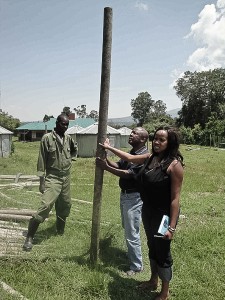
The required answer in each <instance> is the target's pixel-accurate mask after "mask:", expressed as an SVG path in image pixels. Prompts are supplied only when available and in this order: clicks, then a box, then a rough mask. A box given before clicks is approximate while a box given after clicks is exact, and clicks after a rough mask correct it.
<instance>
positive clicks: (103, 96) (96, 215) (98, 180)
mask: <svg viewBox="0 0 225 300" xmlns="http://www.w3.org/2000/svg"><path fill="white" fill-rule="evenodd" d="M111 48H112V8H110V7H105V9H104V25H103V46H102V73H101V91H100V104H99V122H98V137H97V151H96V156H99V157H101V158H104V157H105V151H104V150H103V149H102V148H101V147H100V146H99V143H102V142H104V140H105V139H106V137H107V136H106V133H107V120H108V103H109V88H110V70H111ZM103 174H104V171H103V170H101V169H100V168H98V167H95V183H94V199H93V213H92V229H91V246H90V260H91V263H92V264H95V263H96V262H97V260H98V252H99V232H100V219H101V202H102V184H103Z"/></svg>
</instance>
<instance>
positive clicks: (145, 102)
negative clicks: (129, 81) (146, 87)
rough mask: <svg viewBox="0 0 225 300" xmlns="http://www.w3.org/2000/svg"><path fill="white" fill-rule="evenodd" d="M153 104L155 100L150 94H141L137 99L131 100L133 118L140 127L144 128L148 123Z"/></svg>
mask: <svg viewBox="0 0 225 300" xmlns="http://www.w3.org/2000/svg"><path fill="white" fill-rule="evenodd" d="M153 104H154V100H152V97H151V95H150V94H149V93H148V92H142V93H139V94H138V97H137V98H136V99H132V100H131V107H132V113H131V116H132V117H133V119H134V121H136V122H137V123H138V126H143V124H144V123H145V122H146V121H147V119H148V117H149V113H150V111H151V108H152V107H153Z"/></svg>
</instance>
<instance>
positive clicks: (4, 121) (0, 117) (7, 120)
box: [0, 110, 20, 131]
mask: <svg viewBox="0 0 225 300" xmlns="http://www.w3.org/2000/svg"><path fill="white" fill-rule="evenodd" d="M0 126H2V127H4V128H6V129H8V130H10V131H14V129H15V128H17V127H19V126H20V120H19V119H16V118H13V116H11V115H9V114H8V113H7V112H4V111H2V110H0Z"/></svg>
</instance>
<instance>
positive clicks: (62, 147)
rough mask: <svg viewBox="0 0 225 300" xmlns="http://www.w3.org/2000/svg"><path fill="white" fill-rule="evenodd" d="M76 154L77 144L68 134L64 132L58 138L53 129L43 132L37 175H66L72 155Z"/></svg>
mask: <svg viewBox="0 0 225 300" xmlns="http://www.w3.org/2000/svg"><path fill="white" fill-rule="evenodd" d="M76 155H77V144H75V143H74V141H73V139H72V138H71V136H70V135H68V134H65V135H64V137H63V139H60V137H59V136H58V135H57V134H56V132H55V131H52V132H50V133H47V134H45V135H44V136H43V137H42V139H41V144H40V151H39V157H38V163H37V171H38V176H45V175H48V174H55V175H67V174H68V173H69V171H70V168H71V163H72V157H76Z"/></svg>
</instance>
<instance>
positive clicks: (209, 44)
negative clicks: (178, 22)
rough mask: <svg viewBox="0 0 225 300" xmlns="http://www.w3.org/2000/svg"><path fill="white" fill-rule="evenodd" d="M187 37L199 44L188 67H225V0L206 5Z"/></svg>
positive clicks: (201, 69)
mask: <svg viewBox="0 0 225 300" xmlns="http://www.w3.org/2000/svg"><path fill="white" fill-rule="evenodd" d="M186 38H193V40H194V41H195V42H196V45H197V46H198V48H197V49H196V50H195V51H194V52H193V53H192V54H191V55H190V56H189V58H188V61H187V65H188V67H190V68H192V69H194V70H196V71H204V70H209V69H214V68H220V67H222V68H223V67H225V0H218V1H217V3H216V5H214V4H211V5H206V6H205V7H204V8H203V10H202V11H201V12H200V14H199V16H198V21H197V22H196V23H195V24H193V25H192V26H191V31H190V33H189V34H188V35H187V36H186Z"/></svg>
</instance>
